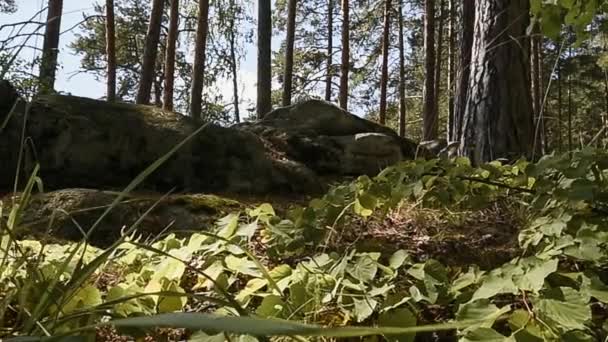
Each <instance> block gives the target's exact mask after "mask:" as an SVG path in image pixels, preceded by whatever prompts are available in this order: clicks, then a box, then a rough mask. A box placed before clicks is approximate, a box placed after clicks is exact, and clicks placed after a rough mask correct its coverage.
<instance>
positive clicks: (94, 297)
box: [61, 285, 102, 314]
mask: <svg viewBox="0 0 608 342" xmlns="http://www.w3.org/2000/svg"><path fill="white" fill-rule="evenodd" d="M101 303H102V299H101V292H100V291H99V290H98V289H97V288H96V287H94V286H92V285H86V286H84V287H82V288H81V289H79V290H78V291H77V292H76V293H75V294H74V295H73V296H72V298H70V300H69V301H68V302H67V303H66V304H65V305H64V306H63V307H61V312H62V313H63V314H68V313H71V312H74V311H76V310H85V309H87V308H92V307H95V306H97V305H99V304H101Z"/></svg>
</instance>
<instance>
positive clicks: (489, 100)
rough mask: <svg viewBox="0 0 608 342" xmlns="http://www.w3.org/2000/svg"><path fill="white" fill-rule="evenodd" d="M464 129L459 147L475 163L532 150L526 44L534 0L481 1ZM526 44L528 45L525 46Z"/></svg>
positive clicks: (531, 114) (528, 61)
mask: <svg viewBox="0 0 608 342" xmlns="http://www.w3.org/2000/svg"><path fill="white" fill-rule="evenodd" d="M477 5H478V7H477V9H476V18H475V34H474V41H473V54H472V56H473V57H472V64H471V77H470V80H469V96H468V97H467V98H468V100H467V104H466V111H465V117H464V125H463V134H462V136H461V140H460V141H461V144H460V149H459V153H460V154H461V155H464V156H468V157H470V158H471V159H472V161H473V162H474V163H476V164H477V163H483V162H487V161H490V160H494V159H497V158H508V159H512V158H519V157H520V156H528V157H529V156H530V155H531V154H532V146H533V143H534V129H533V127H534V116H533V108H532V98H531V95H530V88H529V81H528V80H529V75H530V74H529V73H530V69H529V68H530V56H529V53H528V49H527V48H526V47H525V46H526V42H525V41H524V42H522V41H518V40H523V39H525V35H526V29H527V27H528V24H529V10H530V2H529V1H528V0H485V1H481V2H479V3H478V4H477ZM522 47H523V48H522Z"/></svg>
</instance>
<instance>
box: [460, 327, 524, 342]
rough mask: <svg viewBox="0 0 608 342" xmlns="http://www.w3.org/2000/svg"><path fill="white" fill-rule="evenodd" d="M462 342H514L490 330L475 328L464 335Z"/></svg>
mask: <svg viewBox="0 0 608 342" xmlns="http://www.w3.org/2000/svg"><path fill="white" fill-rule="evenodd" d="M460 341H462V342H507V341H509V342H511V341H513V342H515V339H513V338H510V337H506V336H504V335H502V334H500V333H499V332H497V331H496V330H494V329H492V328H484V327H481V328H477V329H474V330H469V331H467V333H466V334H465V335H464V337H463V338H462V339H460Z"/></svg>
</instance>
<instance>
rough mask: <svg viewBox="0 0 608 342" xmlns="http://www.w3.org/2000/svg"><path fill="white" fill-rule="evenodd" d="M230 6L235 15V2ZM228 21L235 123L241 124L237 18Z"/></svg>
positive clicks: (231, 2)
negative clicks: (235, 23) (235, 24)
mask: <svg viewBox="0 0 608 342" xmlns="http://www.w3.org/2000/svg"><path fill="white" fill-rule="evenodd" d="M230 6H231V8H232V11H231V13H235V7H236V4H235V0H231V1H230ZM228 20H230V21H229V27H228V29H229V30H230V32H229V33H228V34H229V42H230V71H231V72H232V91H233V93H234V94H233V99H234V121H236V122H237V123H239V122H241V113H240V110H239V105H240V101H239V82H238V70H237V69H238V65H237V63H238V62H237V60H236V32H235V27H234V22H235V17H234V15H232V16H231V17H230V18H229V19H228Z"/></svg>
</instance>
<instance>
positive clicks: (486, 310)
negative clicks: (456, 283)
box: [456, 299, 511, 328]
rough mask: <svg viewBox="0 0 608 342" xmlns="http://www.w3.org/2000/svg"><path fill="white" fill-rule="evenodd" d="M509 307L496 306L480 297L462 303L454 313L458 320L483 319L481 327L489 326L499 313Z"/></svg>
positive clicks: (506, 310) (501, 313)
mask: <svg viewBox="0 0 608 342" xmlns="http://www.w3.org/2000/svg"><path fill="white" fill-rule="evenodd" d="M510 310H511V308H510V307H509V306H508V305H507V306H504V307H503V308H500V309H499V308H498V307H497V306H496V305H494V304H492V303H491V302H490V300H488V299H480V300H477V301H474V302H469V303H465V304H462V305H461V306H460V307H459V308H458V312H457V313H456V319H457V320H458V321H483V324H480V325H479V326H481V327H486V328H491V327H492V325H494V321H495V320H496V319H497V318H498V317H500V316H501V315H503V314H505V313H507V312H509V311H510Z"/></svg>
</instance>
